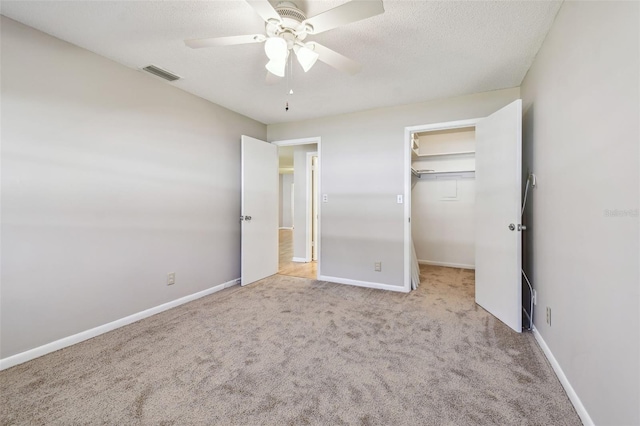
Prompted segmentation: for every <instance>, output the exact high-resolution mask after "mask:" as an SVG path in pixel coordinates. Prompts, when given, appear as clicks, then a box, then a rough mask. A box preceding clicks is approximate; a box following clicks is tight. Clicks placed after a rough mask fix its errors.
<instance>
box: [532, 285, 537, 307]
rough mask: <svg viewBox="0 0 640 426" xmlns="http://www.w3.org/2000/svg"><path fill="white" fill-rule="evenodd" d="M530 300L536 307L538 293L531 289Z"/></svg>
mask: <svg viewBox="0 0 640 426" xmlns="http://www.w3.org/2000/svg"><path fill="white" fill-rule="evenodd" d="M532 298H533V304H534V305H537V304H538V292H537V291H536V289H535V288H534V289H533V296H532Z"/></svg>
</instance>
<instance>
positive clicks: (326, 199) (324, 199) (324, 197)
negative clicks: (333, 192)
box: [322, 194, 329, 203]
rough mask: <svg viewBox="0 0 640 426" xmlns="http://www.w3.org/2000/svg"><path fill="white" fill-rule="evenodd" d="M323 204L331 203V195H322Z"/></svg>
mask: <svg viewBox="0 0 640 426" xmlns="http://www.w3.org/2000/svg"><path fill="white" fill-rule="evenodd" d="M322 202H323V203H328V202H329V194H322Z"/></svg>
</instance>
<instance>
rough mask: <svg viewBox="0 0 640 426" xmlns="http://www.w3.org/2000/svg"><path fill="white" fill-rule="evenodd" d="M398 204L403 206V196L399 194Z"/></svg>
mask: <svg viewBox="0 0 640 426" xmlns="http://www.w3.org/2000/svg"><path fill="white" fill-rule="evenodd" d="M396 202H397V203H398V204H402V194H398V196H397V198H396Z"/></svg>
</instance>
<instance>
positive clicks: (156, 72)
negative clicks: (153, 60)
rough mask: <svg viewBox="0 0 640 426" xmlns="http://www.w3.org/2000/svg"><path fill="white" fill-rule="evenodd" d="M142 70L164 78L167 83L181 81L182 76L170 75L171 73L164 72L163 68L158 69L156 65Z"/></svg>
mask: <svg viewBox="0 0 640 426" xmlns="http://www.w3.org/2000/svg"><path fill="white" fill-rule="evenodd" d="M142 69H143V70H145V71H146V72H149V73H151V74H153V75H157V76H158V77H160V78H164V79H165V80H167V81H176V80H180V76H177V75H175V74H173V73H170V72H169V71H166V70H163V69H162V68H159V67H156V66H155V65H149V66H146V67H144V68H142Z"/></svg>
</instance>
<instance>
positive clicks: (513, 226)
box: [509, 223, 516, 231]
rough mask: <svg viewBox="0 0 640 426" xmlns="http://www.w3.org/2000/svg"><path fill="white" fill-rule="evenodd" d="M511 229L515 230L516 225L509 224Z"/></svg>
mask: <svg viewBox="0 0 640 426" xmlns="http://www.w3.org/2000/svg"><path fill="white" fill-rule="evenodd" d="M509 230H510V231H515V230H516V225H514V224H513V223H510V224H509Z"/></svg>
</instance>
